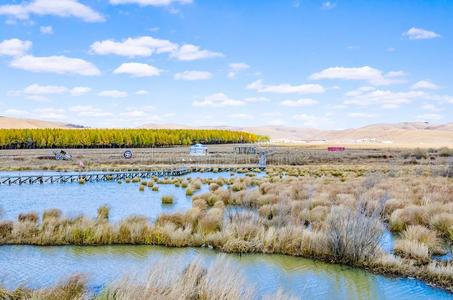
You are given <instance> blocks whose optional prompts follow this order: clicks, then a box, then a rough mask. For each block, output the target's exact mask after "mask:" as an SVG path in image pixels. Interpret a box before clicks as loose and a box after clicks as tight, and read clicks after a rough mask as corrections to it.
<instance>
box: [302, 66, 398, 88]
mask: <svg viewBox="0 0 453 300" xmlns="http://www.w3.org/2000/svg"><path fill="white" fill-rule="evenodd" d="M404 75H405V74H404V72H402V71H391V72H388V73H384V72H383V71H381V70H378V69H375V68H372V67H369V66H363V67H357V68H347V67H332V68H327V69H324V70H322V71H320V72H318V73H314V74H312V75H311V76H310V79H312V80H322V79H342V80H363V81H368V82H369V83H371V84H373V85H389V84H394V83H401V82H404V81H403V80H402V79H401V77H403V76H404Z"/></svg>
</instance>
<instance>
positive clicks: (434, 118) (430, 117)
mask: <svg viewBox="0 0 453 300" xmlns="http://www.w3.org/2000/svg"><path fill="white" fill-rule="evenodd" d="M417 119H418V120H420V121H437V120H441V119H443V116H442V115H439V114H422V115H418V116H417Z"/></svg>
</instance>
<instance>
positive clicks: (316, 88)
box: [247, 80, 325, 94]
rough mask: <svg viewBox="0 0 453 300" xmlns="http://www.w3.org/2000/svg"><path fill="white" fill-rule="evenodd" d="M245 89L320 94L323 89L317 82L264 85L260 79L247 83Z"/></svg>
mask: <svg viewBox="0 0 453 300" xmlns="http://www.w3.org/2000/svg"><path fill="white" fill-rule="evenodd" d="M247 89H249V90H255V91H258V92H259V93H276V94H320V93H324V92H325V89H324V87H323V86H321V85H319V84H301V85H291V84H287V83H284V84H278V85H265V84H263V82H262V80H257V81H255V82H252V83H250V84H249V85H247Z"/></svg>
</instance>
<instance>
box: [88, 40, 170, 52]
mask: <svg viewBox="0 0 453 300" xmlns="http://www.w3.org/2000/svg"><path fill="white" fill-rule="evenodd" d="M90 48H91V51H92V52H93V53H95V54H99V55H107V54H113V55H119V56H127V57H137V56H141V57H147V56H151V55H152V54H154V53H169V52H173V51H175V50H176V49H177V48H178V45H177V44H175V43H172V42H170V41H168V40H162V39H156V38H153V37H151V36H141V37H137V38H127V39H125V40H123V41H121V42H117V41H114V40H104V41H97V42H94V43H93V44H91V47H90Z"/></svg>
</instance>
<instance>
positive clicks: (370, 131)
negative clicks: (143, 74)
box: [0, 116, 453, 148]
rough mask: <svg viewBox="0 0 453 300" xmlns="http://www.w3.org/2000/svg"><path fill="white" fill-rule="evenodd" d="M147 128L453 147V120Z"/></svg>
mask: <svg viewBox="0 0 453 300" xmlns="http://www.w3.org/2000/svg"><path fill="white" fill-rule="evenodd" d="M2 128H3V129H5V128H16V129H25V128H68V129H70V128H84V127H83V126H79V125H73V124H67V123H63V122H49V121H41V120H33V119H19V118H10V117H1V116H0V129H2ZM140 128H149V129H197V128H199V129H227V130H240V131H246V132H251V133H256V134H259V135H265V136H268V137H269V138H270V140H271V142H274V143H290V144H307V145H310V144H313V145H318V144H345V145H373V146H374V145H382V146H389V147H391V146H393V147H398V146H402V147H442V146H447V147H451V148H453V123H446V124H430V123H427V122H402V123H393V124H372V125H368V126H364V127H359V128H350V129H343V130H320V129H313V128H303V127H288V126H256V127H239V126H198V127H194V126H189V125H182V124H174V123H172V124H145V125H142V126H140Z"/></svg>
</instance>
